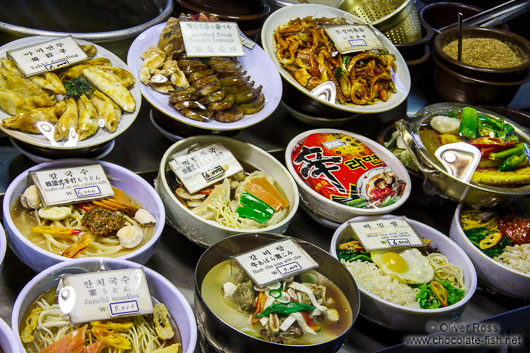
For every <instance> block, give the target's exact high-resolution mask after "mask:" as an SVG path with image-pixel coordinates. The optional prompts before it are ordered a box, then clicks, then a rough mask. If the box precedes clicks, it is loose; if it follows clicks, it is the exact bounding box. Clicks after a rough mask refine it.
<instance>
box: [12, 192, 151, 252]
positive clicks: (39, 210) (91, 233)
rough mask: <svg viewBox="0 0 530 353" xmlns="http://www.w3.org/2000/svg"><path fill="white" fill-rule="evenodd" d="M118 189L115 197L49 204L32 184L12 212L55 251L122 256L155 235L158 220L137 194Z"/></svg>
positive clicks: (23, 229)
mask: <svg viewBox="0 0 530 353" xmlns="http://www.w3.org/2000/svg"><path fill="white" fill-rule="evenodd" d="M113 190H114V197H113V198H111V199H104V200H95V201H91V202H85V203H78V204H70V205H62V206H53V207H48V208H44V207H42V204H41V202H40V199H39V195H38V193H37V191H36V187H35V186H34V185H32V186H30V187H28V188H27V189H26V191H24V193H23V194H22V195H21V196H20V197H19V198H18V199H17V200H16V201H15V202H14V203H13V205H12V207H11V210H10V211H11V212H10V214H11V218H12V220H13V222H14V224H15V225H16V227H17V229H18V230H19V231H20V233H22V234H23V235H24V236H25V237H26V238H27V239H28V240H30V241H31V242H32V243H34V244H35V245H37V246H39V247H40V248H42V249H44V250H46V251H49V252H51V253H53V254H56V255H61V256H64V257H69V258H77V257H87V256H108V257H120V256H123V255H126V254H129V253H131V252H132V251H135V250H136V249H139V248H140V247H142V246H143V245H144V244H146V243H147V242H148V241H149V240H150V239H151V238H152V237H153V234H154V232H155V226H154V224H155V223H156V220H155V218H154V217H153V216H152V215H151V214H150V213H149V212H148V211H147V210H145V209H143V208H142V205H141V204H140V203H139V202H138V201H136V200H135V199H134V198H133V197H131V196H130V195H127V194H126V193H124V192H123V191H122V190H120V189H118V188H115V187H113Z"/></svg>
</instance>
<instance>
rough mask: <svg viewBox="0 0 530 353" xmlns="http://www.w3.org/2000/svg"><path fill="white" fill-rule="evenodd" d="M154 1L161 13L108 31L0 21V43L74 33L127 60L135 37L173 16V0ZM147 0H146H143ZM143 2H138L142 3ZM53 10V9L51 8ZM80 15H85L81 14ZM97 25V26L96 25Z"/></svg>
mask: <svg viewBox="0 0 530 353" xmlns="http://www.w3.org/2000/svg"><path fill="white" fill-rule="evenodd" d="M150 1H151V2H153V3H154V6H155V7H156V8H157V10H158V11H159V14H158V15H157V16H156V17H154V18H153V19H151V20H149V21H147V22H145V23H143V24H140V25H138V26H134V27H130V28H125V29H120V30H115V31H107V32H101V31H99V32H98V29H97V28H93V29H92V32H78V33H66V32H56V31H49V30H43V29H40V28H30V27H23V26H19V25H17V24H15V23H6V22H0V44H4V43H8V42H11V41H13V40H15V39H18V38H22V37H28V36H55V37H57V36H66V35H72V36H74V37H75V38H79V39H84V40H87V41H90V42H94V43H98V44H101V45H102V46H103V47H105V48H107V49H109V50H110V51H112V52H113V53H115V54H116V55H118V56H119V57H120V58H121V59H123V60H126V58H127V51H128V50H129V46H130V45H131V43H132V41H133V39H134V38H136V37H137V36H138V35H139V34H140V33H142V32H143V31H145V30H146V29H148V28H150V27H152V26H154V25H155V24H157V23H161V22H164V21H165V20H167V19H168V18H169V16H171V13H172V12H173V7H174V3H173V0H150ZM141 2H145V0H143V1H141ZM141 2H139V3H138V4H139V5H141ZM134 5H135V1H132V2H130V3H129V4H128V6H134ZM116 10H117V11H122V10H123V9H122V8H121V6H118V7H117V9H116ZM50 11H53V9H50ZM79 16H80V17H81V16H85V15H84V14H79ZM94 27H96V26H94Z"/></svg>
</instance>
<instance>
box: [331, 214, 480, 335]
mask: <svg viewBox="0 0 530 353" xmlns="http://www.w3.org/2000/svg"><path fill="white" fill-rule="evenodd" d="M395 218H399V217H396V216H392V215H384V216H372V217H355V218H352V219H351V220H349V221H348V222H345V223H343V224H342V225H341V226H340V227H339V228H338V229H337V230H336V231H335V234H334V235H333V239H332V240H331V246H330V251H329V252H330V254H331V255H333V257H335V258H337V259H338V258H339V256H338V254H339V245H341V244H343V243H346V242H348V241H351V239H352V238H353V237H354V233H353V230H352V229H351V227H350V226H349V223H350V222H365V221H375V220H378V219H395ZM406 221H407V222H408V223H409V224H410V226H411V227H412V228H413V229H414V231H415V232H416V233H417V234H418V235H419V237H420V238H424V239H430V240H431V242H430V244H429V245H430V246H431V247H432V248H433V249H437V250H438V251H439V252H440V254H442V255H444V256H445V257H447V260H448V261H449V263H451V264H453V265H455V266H457V267H459V268H460V269H461V273H462V274H463V283H462V284H463V286H465V291H464V293H463V296H462V297H461V299H460V300H459V301H457V302H456V303H454V304H452V305H447V306H445V307H439V308H436V309H423V308H421V306H418V307H419V308H415V307H408V306H405V305H400V304H396V303H394V302H391V301H389V300H385V299H383V298H381V297H380V296H379V295H375V294H374V293H371V292H369V291H368V290H367V289H366V288H365V287H363V285H362V280H359V281H357V283H358V287H359V291H360V293H361V303H362V305H361V315H362V316H363V317H365V318H366V319H367V320H369V321H371V322H374V323H376V324H378V325H381V326H384V327H386V328H390V329H392V330H397V331H402V332H425V330H426V329H427V325H428V324H429V323H430V322H439V323H441V322H449V321H455V320H457V319H458V318H459V317H460V315H461V314H462V312H463V311H464V309H465V307H466V305H467V304H468V302H469V300H470V299H471V297H472V296H473V294H474V293H475V290H476V287H477V275H476V272H475V268H474V267H473V264H472V262H471V260H470V259H469V257H468V256H467V255H466V253H465V252H464V251H463V250H462V249H460V247H459V246H458V245H457V244H456V243H455V242H454V241H452V240H451V239H449V238H448V237H447V236H445V235H444V234H442V233H440V232H439V231H437V230H436V229H434V228H431V227H429V226H427V225H425V224H423V223H420V222H418V221H415V220H412V219H406ZM408 250H416V249H407V250H406V251H408ZM373 253H374V252H373ZM410 255H412V253H411V254H410ZM368 256H371V258H372V259H374V255H370V254H369V255H368ZM419 256H420V255H419ZM421 256H422V257H423V258H425V256H423V255H421ZM402 257H403V258H407V260H406V262H407V265H408V266H409V267H408V268H410V265H409V262H411V261H410V259H413V260H415V263H417V264H421V261H419V260H421V259H418V257H416V256H407V257H405V254H404V253H402ZM416 260H417V262H416ZM341 261H344V260H341ZM422 261H423V260H422ZM355 262H356V263H358V262H360V261H355ZM375 262H376V261H375V260H374V263H375ZM377 262H379V263H383V261H377ZM429 262H430V260H429ZM429 262H427V264H428V263H429ZM363 263H364V264H368V262H363ZM363 266H364V265H363ZM377 266H379V265H377ZM416 266H419V265H416V264H414V268H415V267H416ZM350 271H352V270H350ZM363 271H364V269H363ZM435 271H436V270H435ZM376 272H377V273H383V275H382V276H387V278H386V279H387V280H389V281H388V282H387V283H385V285H393V286H394V289H393V292H392V295H391V296H390V297H389V298H391V297H397V293H398V292H399V293H404V292H403V289H401V288H399V289H398V288H397V287H396V286H397V285H407V284H405V282H403V281H401V280H398V279H397V277H395V276H393V277H392V279H390V278H388V276H389V275H388V274H387V272H386V271H385V272H383V271H382V270H381V269H380V267H377V269H372V272H371V273H370V274H371V275H370V276H369V277H364V281H366V280H368V281H371V282H374V283H375V279H376V278H380V275H377V276H376ZM349 273H350V272H349ZM352 275H353V274H352ZM356 276H361V271H358V272H357V273H356V275H354V278H355V277H356ZM396 282H399V283H396ZM367 283H368V282H367ZM407 286H408V285H407ZM407 291H408V289H407ZM383 295H384V293H383ZM387 299H388V298H387ZM411 299H412V298H411ZM392 300H394V299H392ZM400 300H401V299H400ZM416 300H417V299H416ZM402 302H405V300H402ZM407 304H408V303H407Z"/></svg>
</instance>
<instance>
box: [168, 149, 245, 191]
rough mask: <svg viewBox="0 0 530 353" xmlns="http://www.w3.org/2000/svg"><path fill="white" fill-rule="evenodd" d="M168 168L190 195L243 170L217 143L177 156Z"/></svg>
mask: <svg viewBox="0 0 530 353" xmlns="http://www.w3.org/2000/svg"><path fill="white" fill-rule="evenodd" d="M169 167H170V168H171V169H172V170H173V172H174V173H175V174H176V175H177V177H178V178H179V179H180V181H181V182H182V183H183V184H184V187H185V188H186V190H188V192H189V193H190V194H193V193H195V192H197V191H199V190H202V189H204V188H205V187H207V186H210V185H212V184H215V183H217V182H218V181H219V180H220V179H222V178H228V177H229V176H232V175H234V174H236V173H239V172H240V171H242V170H243V167H242V166H241V164H239V162H238V161H237V159H236V157H234V155H233V154H232V152H230V151H229V150H227V149H226V147H225V146H223V145H221V144H219V143H215V144H213V145H210V146H208V147H204V148H201V149H200V150H197V151H195V152H192V153H190V154H185V155H181V156H177V157H175V159H174V160H172V161H171V162H170V163H169Z"/></svg>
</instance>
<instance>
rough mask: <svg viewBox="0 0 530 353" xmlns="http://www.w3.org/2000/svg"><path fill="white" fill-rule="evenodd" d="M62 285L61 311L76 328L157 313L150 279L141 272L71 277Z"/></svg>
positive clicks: (128, 270)
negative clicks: (77, 325)
mask: <svg viewBox="0 0 530 353" xmlns="http://www.w3.org/2000/svg"><path fill="white" fill-rule="evenodd" d="M61 284H62V288H61V290H60V291H59V307H60V309H61V311H62V312H63V313H64V314H68V315H70V322H72V323H74V324H76V323H82V322H88V321H94V320H107V319H111V318H113V317H115V316H132V315H145V314H152V313H153V302H152V299H151V294H150V292H149V287H148V284H147V279H146V277H145V273H144V271H143V270H142V269H140V268H128V269H123V270H113V271H100V272H91V273H82V274H77V275H67V276H64V278H63V279H62V283H61Z"/></svg>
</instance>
